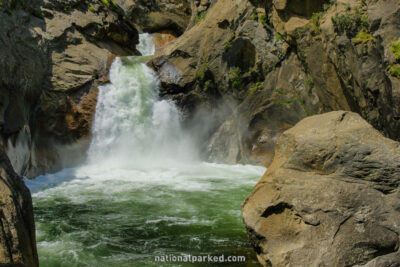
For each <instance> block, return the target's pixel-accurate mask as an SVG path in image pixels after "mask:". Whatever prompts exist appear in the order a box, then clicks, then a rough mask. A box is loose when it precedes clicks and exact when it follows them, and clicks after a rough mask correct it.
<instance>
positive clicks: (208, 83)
mask: <svg viewBox="0 0 400 267" xmlns="http://www.w3.org/2000/svg"><path fill="white" fill-rule="evenodd" d="M194 76H195V78H196V83H197V84H198V85H199V86H200V87H201V88H202V89H203V91H208V89H210V88H211V87H212V83H213V81H212V74H211V70H210V67H209V66H208V64H207V63H203V64H201V65H200V67H199V68H198V69H197V71H196V73H195V75H194Z"/></svg>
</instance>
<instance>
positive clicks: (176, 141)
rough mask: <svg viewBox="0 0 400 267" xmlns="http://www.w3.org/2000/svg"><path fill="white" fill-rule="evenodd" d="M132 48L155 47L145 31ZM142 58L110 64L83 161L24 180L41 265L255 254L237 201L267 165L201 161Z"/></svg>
mask: <svg viewBox="0 0 400 267" xmlns="http://www.w3.org/2000/svg"><path fill="white" fill-rule="evenodd" d="M139 50H140V51H141V52H142V54H143V55H144V56H147V55H151V54H152V53H154V45H153V44H152V41H151V36H150V35H147V34H142V35H141V38H140V44H139ZM145 60H146V58H145V57H125V58H116V59H115V61H114V62H113V64H112V66H111V69H110V81H111V82H110V83H109V84H105V85H103V86H101V87H100V88H99V97H98V104H97V107H96V115H95V120H94V124H93V128H92V131H93V132H92V133H93V139H92V143H91V145H90V148H89V151H88V159H87V162H84V163H83V164H82V166H78V167H76V168H68V169H64V170H62V171H60V172H58V173H54V174H47V175H42V176H39V177H37V178H35V179H34V180H26V183H27V185H28V187H29V188H30V190H31V192H32V197H33V203H34V214H35V221H36V237H37V244H38V253H39V261H40V265H41V266H44V267H46V266H49V267H53V266H107V267H112V266H115V267H117V266H118V267H121V266H122V267H123V266H126V267H131V266H160V263H157V262H155V261H154V257H155V256H160V255H161V256H162V255H188V254H191V255H208V254H209V255H218V256H219V255H221V254H225V255H245V256H246V257H247V259H250V260H251V259H252V260H254V261H255V256H254V251H253V249H252V248H251V247H250V245H249V243H248V240H247V236H246V234H245V228H244V225H243V222H242V218H241V211H240V205H241V202H242V201H243V199H244V198H245V197H246V196H247V195H248V194H249V192H250V191H251V189H252V187H253V186H254V184H255V183H256V182H257V180H258V179H259V178H260V177H261V175H262V174H263V172H264V171H265V168H262V167H256V166H250V165H246V166H244V165H222V164H215V163H205V162H201V161H200V160H199V159H198V156H197V150H196V147H195V145H193V144H194V143H195V142H194V140H192V138H191V137H190V135H188V134H187V133H186V132H185V131H184V130H183V129H182V127H181V125H180V116H181V114H180V113H179V111H178V110H177V108H176V107H175V105H174V104H173V103H172V102H169V101H166V100H161V99H159V97H158V80H157V77H156V75H155V74H154V73H153V71H152V70H151V69H150V68H149V67H147V66H146V65H145V64H144V63H143V61H145ZM161 266H163V265H161ZM167 266H170V265H167ZM185 266H186V265H185ZM187 266H196V264H194V265H190V264H189V265H187ZM239 266H241V265H239Z"/></svg>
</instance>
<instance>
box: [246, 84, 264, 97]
mask: <svg viewBox="0 0 400 267" xmlns="http://www.w3.org/2000/svg"><path fill="white" fill-rule="evenodd" d="M262 84H263V82H256V84H255V85H254V86H253V87H251V89H250V90H249V92H248V93H247V95H252V94H253V93H254V92H255V91H256V90H257V88H258V87H260V86H261V85H262Z"/></svg>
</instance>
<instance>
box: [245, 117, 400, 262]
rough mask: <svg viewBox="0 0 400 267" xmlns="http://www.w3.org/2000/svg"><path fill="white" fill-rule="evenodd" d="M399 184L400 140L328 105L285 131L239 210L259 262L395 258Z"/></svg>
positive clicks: (399, 230) (399, 225) (399, 220)
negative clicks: (321, 111)
mask: <svg viewBox="0 0 400 267" xmlns="http://www.w3.org/2000/svg"><path fill="white" fill-rule="evenodd" d="M399 185H400V144H399V143H398V142H395V141H392V140H390V139H387V138H385V137H383V136H382V134H381V133H380V132H379V131H377V130H375V129H374V128H373V127H372V126H371V125H369V124H368V123H367V122H366V121H364V120H363V119H362V118H361V117H360V116H359V115H358V114H355V113H351V112H344V111H337V112H330V113H326V114H323V115H317V116H312V117H308V118H306V119H304V120H302V121H301V122H300V123H298V124H297V125H296V126H295V127H293V128H292V129H290V130H288V131H286V132H284V133H283V134H282V136H281V137H280V139H279V141H278V145H277V149H276V154H275V158H274V160H273V163H272V165H271V166H270V167H269V169H268V171H267V172H266V173H265V175H264V176H263V178H262V179H261V181H260V182H259V183H258V184H257V185H256V186H255V188H254V190H253V192H252V193H251V194H250V196H249V197H248V198H247V199H246V200H245V201H244V203H243V218H244V222H245V224H246V228H247V231H248V234H249V237H250V239H251V242H252V245H253V246H254V248H255V250H256V252H257V255H258V259H259V261H260V262H261V263H262V264H263V265H264V266H380V267H383V266H400V251H399V244H400V238H399V237H400V186H399Z"/></svg>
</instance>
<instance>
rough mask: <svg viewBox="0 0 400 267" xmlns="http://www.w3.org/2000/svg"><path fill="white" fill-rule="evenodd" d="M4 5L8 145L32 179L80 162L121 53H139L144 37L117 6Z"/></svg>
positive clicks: (2, 110)
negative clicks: (102, 87) (100, 93)
mask: <svg viewBox="0 0 400 267" xmlns="http://www.w3.org/2000/svg"><path fill="white" fill-rule="evenodd" d="M1 3H2V5H1V12H0V29H1V31H0V42H1V44H2V48H1V50H0V69H1V71H2V75H1V77H0V88H1V94H0V103H1V107H0V125H1V137H2V142H1V143H2V146H3V147H4V148H5V149H6V151H7V154H8V155H9V157H10V159H11V162H12V164H13V166H14V168H15V170H16V171H17V172H18V173H20V174H22V175H28V176H30V177H33V176H35V175H37V174H40V173H44V172H48V171H55V170H58V169H60V168H61V167H63V166H66V165H68V164H74V163H75V164H76V163H77V162H79V161H80V160H82V156H83V155H84V153H83V152H84V151H85V149H86V147H87V144H88V141H87V140H88V137H89V136H90V124H91V121H92V119H93V114H94V110H95V106H96V98H97V86H98V85H99V84H101V83H102V82H105V81H107V71H108V67H109V65H110V63H111V62H112V60H113V57H114V56H115V55H132V54H138V52H137V51H136V48H135V47H136V44H137V42H138V32H137V30H136V28H135V27H134V26H133V24H132V23H131V22H130V21H129V20H128V19H126V17H125V15H124V11H123V10H122V9H121V8H120V7H118V6H117V5H116V4H115V2H113V1H82V0H69V1H57V0H51V1H50V0H45V1H42V0H35V1H22V0H21V1H2V2H1ZM71 161H72V162H71Z"/></svg>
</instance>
